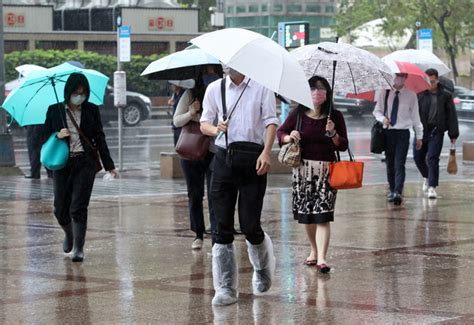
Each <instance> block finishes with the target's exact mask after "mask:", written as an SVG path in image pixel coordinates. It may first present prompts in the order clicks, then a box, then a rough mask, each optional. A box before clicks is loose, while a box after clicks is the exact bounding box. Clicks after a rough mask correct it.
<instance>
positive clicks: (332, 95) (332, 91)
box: [325, 61, 337, 137]
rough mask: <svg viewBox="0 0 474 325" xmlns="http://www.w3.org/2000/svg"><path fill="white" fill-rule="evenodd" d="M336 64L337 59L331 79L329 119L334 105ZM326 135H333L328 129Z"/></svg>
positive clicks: (333, 64)
mask: <svg viewBox="0 0 474 325" xmlns="http://www.w3.org/2000/svg"><path fill="white" fill-rule="evenodd" d="M336 66H337V61H332V80H331V98H330V99H329V100H330V102H329V113H328V119H330V118H331V113H332V110H333V105H334V79H335V78H336ZM325 135H326V136H327V137H331V134H330V133H329V132H328V131H326V133H325Z"/></svg>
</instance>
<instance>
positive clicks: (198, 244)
mask: <svg viewBox="0 0 474 325" xmlns="http://www.w3.org/2000/svg"><path fill="white" fill-rule="evenodd" d="M191 248H192V249H201V248H202V239H199V238H196V239H195V240H194V241H193V243H192V244H191Z"/></svg>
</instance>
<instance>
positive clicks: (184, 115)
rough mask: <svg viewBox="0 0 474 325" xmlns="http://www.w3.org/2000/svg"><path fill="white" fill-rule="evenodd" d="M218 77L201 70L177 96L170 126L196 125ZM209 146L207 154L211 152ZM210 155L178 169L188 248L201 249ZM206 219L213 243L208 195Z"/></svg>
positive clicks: (213, 68) (217, 71) (218, 71)
mask: <svg viewBox="0 0 474 325" xmlns="http://www.w3.org/2000/svg"><path fill="white" fill-rule="evenodd" d="M221 77H222V67H221V66H219V65H205V66H202V67H201V72H200V74H199V77H198V78H197V80H196V84H195V86H194V88H193V89H188V90H186V91H185V92H184V93H183V95H182V96H181V98H180V100H179V103H178V107H177V108H176V112H175V114H174V116H173V124H174V125H175V126H176V127H178V128H179V127H183V126H184V125H186V124H187V123H188V122H190V121H195V122H199V120H200V118H201V112H202V107H201V103H202V100H203V98H204V93H205V91H206V88H207V86H208V85H209V84H210V83H211V82H213V81H215V80H217V79H219V78H221ZM212 147H213V146H212V145H211V150H212ZM213 157H214V153H212V152H211V151H210V152H209V153H208V154H207V156H206V157H205V158H204V159H202V160H198V161H191V160H185V159H181V168H182V170H183V173H184V177H185V179H186V185H187V190H188V206H189V219H190V221H191V230H192V231H193V232H194V233H195V234H196V237H195V238H194V240H193V242H192V244H191V248H192V249H201V248H202V245H203V239H204V232H205V225H204V212H203V203H202V201H203V198H204V187H205V186H204V183H205V182H207V189H208V192H209V186H210V182H211V170H210V164H211V161H212V158H213ZM208 206H209V219H210V224H211V235H212V242H213V243H214V230H215V227H216V222H215V216H214V209H213V207H212V202H211V200H210V199H209V195H208Z"/></svg>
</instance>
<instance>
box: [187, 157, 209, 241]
mask: <svg viewBox="0 0 474 325" xmlns="http://www.w3.org/2000/svg"><path fill="white" fill-rule="evenodd" d="M213 157H214V154H213V153H211V152H209V153H208V154H207V156H206V158H204V159H203V160H197V161H191V160H184V159H181V168H182V169H183V173H184V177H185V179H186V186H187V189H188V206H189V219H190V221H191V230H192V231H194V232H195V233H196V235H197V236H198V237H202V236H203V234H204V231H205V226H204V212H203V204H202V200H203V198H204V184H205V183H207V185H206V186H207V192H208V195H207V198H208V201H207V202H208V206H209V221H210V224H211V233H212V239H213V240H214V239H215V231H216V217H215V212H214V207H213V201H212V199H211V197H210V192H211V191H210V190H209V189H210V188H211V177H212V171H211V168H210V164H211V162H212V158H213Z"/></svg>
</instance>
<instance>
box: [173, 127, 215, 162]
mask: <svg viewBox="0 0 474 325" xmlns="http://www.w3.org/2000/svg"><path fill="white" fill-rule="evenodd" d="M209 145H210V139H209V137H208V136H207V135H204V134H203V133H202V132H201V128H200V124H199V123H198V122H194V121H189V123H188V124H186V125H185V126H183V128H182V129H181V134H180V135H179V139H178V142H177V143H176V148H175V149H176V153H177V154H178V156H179V157H180V158H181V159H185V160H201V159H204V158H205V157H206V155H207V153H208V152H209Z"/></svg>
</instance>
